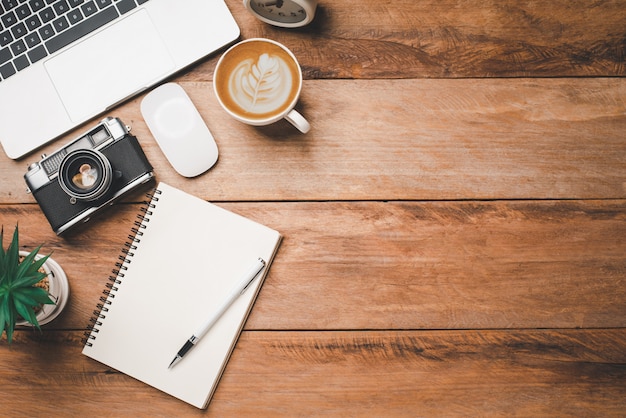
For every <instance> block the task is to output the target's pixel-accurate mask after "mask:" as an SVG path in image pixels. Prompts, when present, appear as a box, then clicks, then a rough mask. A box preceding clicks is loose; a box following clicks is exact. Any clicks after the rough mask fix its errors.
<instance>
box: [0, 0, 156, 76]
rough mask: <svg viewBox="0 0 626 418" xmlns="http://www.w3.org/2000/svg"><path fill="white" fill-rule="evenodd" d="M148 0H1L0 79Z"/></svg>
mask: <svg viewBox="0 0 626 418" xmlns="http://www.w3.org/2000/svg"><path fill="white" fill-rule="evenodd" d="M147 1H148V0H0V81H2V80H4V79H7V78H9V77H11V76H12V75H14V74H16V73H17V72H18V71H21V70H23V69H25V68H28V66H30V65H31V64H34V63H36V62H37V61H39V60H41V59H43V58H45V57H47V56H48V55H50V54H54V53H55V52H56V51H58V50H60V49H62V48H63V47H65V46H67V45H69V44H71V43H72V42H75V41H77V40H79V39H80V38H82V37H84V36H86V35H88V34H89V33H91V32H93V31H95V30H96V29H98V28H101V27H102V26H104V25H106V24H107V23H109V22H112V21H113V20H115V19H117V18H119V17H120V16H122V15H124V14H126V13H128V12H130V11H131V10H133V9H134V8H136V7H137V6H139V5H141V4H143V3H146V2H147Z"/></svg>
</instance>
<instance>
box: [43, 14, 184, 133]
mask: <svg viewBox="0 0 626 418" xmlns="http://www.w3.org/2000/svg"><path fill="white" fill-rule="evenodd" d="M111 45H125V47H124V49H118V48H111ZM45 65H46V69H47V71H48V74H49V76H50V78H51V79H52V82H53V84H54V86H55V87H56V89H57V91H58V93H59V96H60V97H61V100H62V101H63V104H64V105H65V108H66V110H67V113H68V114H69V116H70V118H71V119H72V120H73V121H75V122H80V121H83V120H85V119H87V118H90V117H92V116H94V115H96V114H98V113H102V112H104V111H105V110H106V109H107V108H108V107H110V106H111V105H112V104H115V103H117V102H119V101H121V100H123V99H126V98H128V97H130V96H131V95H133V94H134V93H137V92H139V91H141V90H142V89H144V88H145V87H148V86H150V85H152V84H154V83H155V82H157V81H159V80H160V79H162V78H163V76H164V75H166V74H167V73H169V72H171V71H173V69H174V62H173V61H172V58H171V56H170V54H169V52H168V51H167V48H166V47H165V44H164V43H163V41H162V40H161V38H160V36H159V34H158V32H157V30H156V28H155V27H154V24H153V23H152V21H151V19H150V17H149V16H148V13H147V12H146V11H145V10H140V11H138V12H137V13H134V14H132V15H130V16H128V17H126V18H124V19H122V20H121V21H119V22H118V23H116V24H114V25H113V26H111V27H109V28H107V29H105V30H104V31H102V32H99V33H97V34H96V35H94V36H92V37H91V38H88V39H86V40H84V41H82V42H79V43H78V44H77V45H75V46H73V47H71V48H70V49H68V50H67V51H65V52H63V53H61V54H60V55H58V56H56V57H54V58H52V59H50V60H49V61H47V62H46V64H45Z"/></svg>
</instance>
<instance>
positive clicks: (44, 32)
mask: <svg viewBox="0 0 626 418" xmlns="http://www.w3.org/2000/svg"><path fill="white" fill-rule="evenodd" d="M39 35H40V36H41V39H43V40H44V41H45V40H46V39H49V38H50V37H52V35H54V29H52V26H51V25H50V24H47V25H46V26H44V27H42V28H41V29H39Z"/></svg>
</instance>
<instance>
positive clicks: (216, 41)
mask: <svg viewBox="0 0 626 418" xmlns="http://www.w3.org/2000/svg"><path fill="white" fill-rule="evenodd" d="M239 35H240V31H239V27H238V26H237V23H236V22H235V20H234V19H233V16H232V14H231V13H230V11H229V10H228V8H227V6H226V4H225V3H224V0H0V142H1V143H2V147H3V149H4V151H5V153H6V154H7V156H9V157H10V158H12V159H18V158H20V157H22V156H24V155H26V154H27V153H29V152H31V151H33V150H34V149H36V148H38V147H40V146H42V145H44V144H45V143H47V142H49V141H51V140H53V139H55V138H57V137H59V136H61V135H62V134H64V133H66V132H68V131H69V130H71V129H73V128H75V127H76V126H78V125H80V124H81V123H83V122H86V121H88V120H89V119H91V118H93V117H94V116H96V115H99V114H102V113H104V112H106V111H108V110H109V109H111V108H112V107H114V106H116V105H117V104H119V103H120V102H123V101H124V100H126V99H128V98H129V97H132V96H134V95H137V94H139V93H141V92H142V91H144V90H146V89H147V88H149V87H151V86H153V85H155V84H156V83H158V82H159V81H161V80H163V79H164V78H166V77H168V76H170V75H172V74H174V73H176V72H177V71H179V70H181V69H182V68H184V67H186V66H188V65H190V64H192V63H194V62H196V61H198V60H199V59H201V58H203V57H205V56H207V55H208V54H210V53H212V52H215V51H216V50H218V49H221V48H222V47H224V46H226V45H228V44H230V43H232V42H233V41H235V40H236V39H237V38H239Z"/></svg>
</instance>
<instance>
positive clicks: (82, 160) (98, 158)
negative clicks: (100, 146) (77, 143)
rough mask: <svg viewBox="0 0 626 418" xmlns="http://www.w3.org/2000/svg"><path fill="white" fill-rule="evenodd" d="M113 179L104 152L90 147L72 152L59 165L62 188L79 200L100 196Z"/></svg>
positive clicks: (109, 164)
mask: <svg viewBox="0 0 626 418" xmlns="http://www.w3.org/2000/svg"><path fill="white" fill-rule="evenodd" d="M112 179H113V176H112V169H111V163H110V162H109V160H107V158H106V157H105V156H104V155H102V153H100V152H98V151H94V150H90V149H81V150H76V151H73V152H70V153H69V154H67V155H66V156H65V158H64V159H63V161H62V162H61V165H60V167H59V183H60V184H61V188H62V189H63V190H64V191H65V193H67V194H68V195H70V196H72V197H75V198H76V199H79V200H96V199H98V198H100V197H101V196H102V195H104V194H105V193H106V192H107V191H108V190H109V187H110V186H111V181H112Z"/></svg>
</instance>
